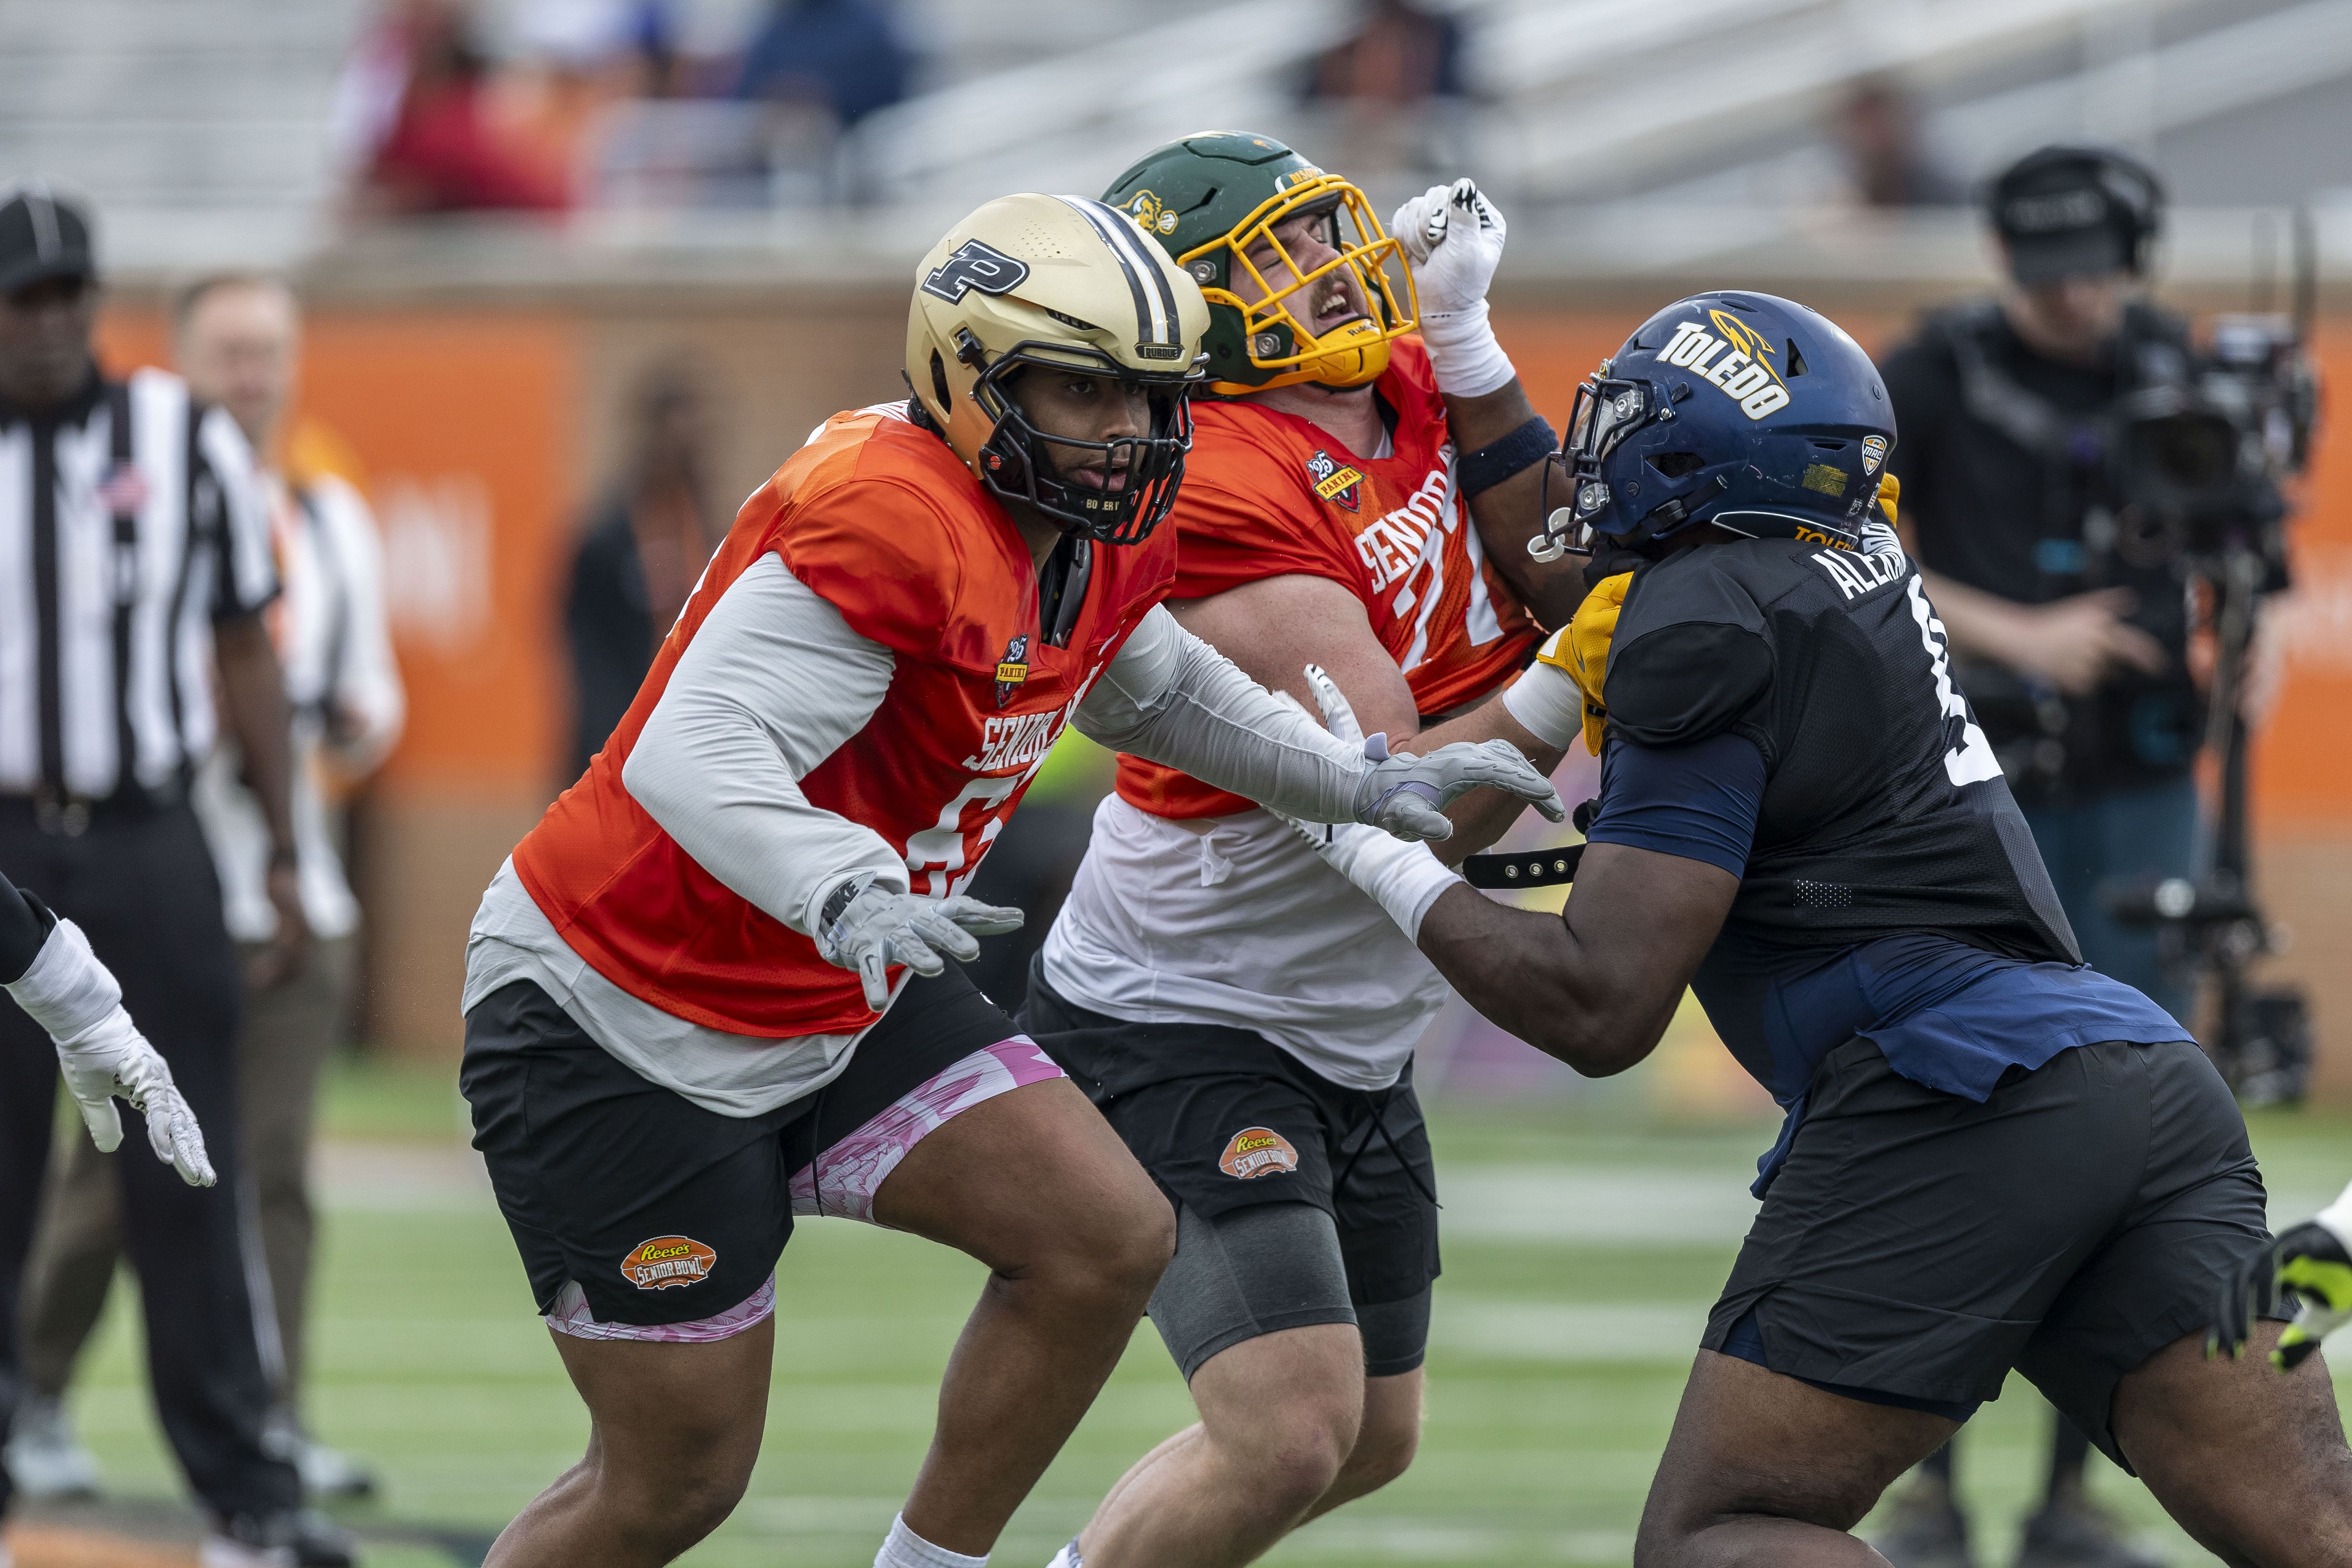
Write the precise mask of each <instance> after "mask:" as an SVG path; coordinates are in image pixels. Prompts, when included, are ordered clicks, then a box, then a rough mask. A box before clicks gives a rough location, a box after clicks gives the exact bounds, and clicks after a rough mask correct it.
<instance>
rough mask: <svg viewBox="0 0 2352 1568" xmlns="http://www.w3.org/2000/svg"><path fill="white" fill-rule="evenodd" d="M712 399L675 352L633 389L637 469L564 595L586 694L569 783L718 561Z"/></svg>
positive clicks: (579, 557) (594, 531)
mask: <svg viewBox="0 0 2352 1568" xmlns="http://www.w3.org/2000/svg"><path fill="white" fill-rule="evenodd" d="M707 408H708V405H707V403H706V401H705V398H704V396H703V392H702V384H701V378H700V377H699V376H698V375H697V374H695V373H694V371H693V370H692V369H691V368H690V367H689V366H688V365H686V364H684V363H677V362H668V363H660V364H656V365H655V366H653V367H652V368H651V369H649V370H647V371H646V373H645V374H643V375H642V376H641V377H640V378H639V380H638V382H637V385H636V387H635V390H634V391H633V393H632V394H631V396H630V400H629V420H630V426H631V435H630V448H631V456H630V460H629V467H628V468H627V470H626V471H625V473H624V474H623V475H622V476H621V479H620V481H619V483H618V484H616V485H615V486H614V489H613V491H612V493H611V494H610V495H609V496H608V497H607V498H606V499H605V500H604V502H603V503H602V504H601V505H600V506H599V507H598V508H597V509H596V510H595V512H594V513H593V516H592V517H591V519H590V521H589V524H588V528H587V531H585V533H583V535H582V537H581V541H580V549H579V552H578V553H577V554H575V555H574V556H573V557H572V585H571V589H570V591H569V593H568V594H567V595H566V596H565V601H564V613H563V620H564V630H565V632H566V634H567V636H568V637H570V640H571V645H572V691H573V696H574V700H576V702H577V704H578V709H577V717H576V721H575V727H574V729H573V731H572V771H571V773H568V774H567V775H565V782H566V783H569V782H570V781H571V780H572V779H576V778H578V777H579V776H580V775H581V774H582V773H585V772H586V771H587V769H588V763H589V760H590V759H591V758H593V756H595V754H596V753H597V752H598V751H600V750H602V749H603V747H604V741H605V738H606V737H607V736H609V735H611V734H612V732H613V727H614V725H615V724H618V723H619V722H620V721H621V715H622V714H624V713H625V712H627V711H628V709H629V704H630V702H631V701H632V700H635V697H636V695H637V688H638V686H640V685H641V684H643V682H644V680H645V679H646V670H647V669H648V668H651V666H652V664H653V657H654V649H655V648H656V647H657V646H659V644H660V640H661V638H662V637H663V636H664V635H666V634H667V632H668V630H669V628H670V625H671V623H672V622H674V621H676V620H677V616H678V612H679V611H680V610H682V609H684V608H685V607H686V600H687V595H689V594H691V593H692V592H693V591H694V584H695V580H696V579H697V578H698V577H699V576H700V575H701V574H702V568H703V566H704V565H705V564H706V563H709V559H710V552H711V549H712V546H713V545H714V544H715V542H716V540H715V538H714V530H713V527H712V518H711V515H710V506H709V495H708V493H707V491H706V489H705V485H704V479H705V475H706V472H707V469H708V456H709V447H710V432H709V419H708V414H707Z"/></svg>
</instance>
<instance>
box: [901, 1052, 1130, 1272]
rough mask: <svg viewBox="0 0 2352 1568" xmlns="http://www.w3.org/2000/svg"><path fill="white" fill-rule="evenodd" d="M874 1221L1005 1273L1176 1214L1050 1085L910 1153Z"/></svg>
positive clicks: (1064, 1089) (1089, 1112) (1065, 1094)
mask: <svg viewBox="0 0 2352 1568" xmlns="http://www.w3.org/2000/svg"><path fill="white" fill-rule="evenodd" d="M874 1217H875V1219H876V1220H877V1221H878V1222H879V1223H881V1224H883V1225H887V1226H890V1227H892V1228H893V1229H897V1230H904V1231H911V1232H912V1233H914V1234H915V1235H917V1236H920V1237H927V1238H928V1239H929V1240H932V1241H937V1242H940V1243H943V1244H944V1245H947V1246H950V1247H956V1248H957V1249H959V1250H961V1251H963V1252H967V1253H970V1254H971V1256H972V1257H974V1258H979V1259H980V1260H981V1261H982V1262H983V1263H985V1264H987V1265H988V1266H989V1267H990V1268H997V1269H1005V1268H1018V1267H1020V1266H1022V1265H1023V1264H1024V1263H1026V1262H1028V1261H1030V1260H1032V1259H1034V1258H1036V1257H1037V1256H1038V1255H1039V1254H1040V1253H1041V1252H1043V1251H1048V1250H1051V1251H1062V1250H1066V1249H1069V1248H1071V1247H1078V1248H1081V1249H1083V1248H1085V1247H1087V1246H1088V1245H1089V1244H1090V1243H1092V1242H1096V1241H1100V1242H1103V1243H1106V1244H1108V1243H1110V1242H1113V1241H1116V1240H1121V1239H1124V1236H1123V1233H1124V1232H1125V1231H1127V1230H1129V1229H1131V1228H1133V1227H1135V1226H1154V1227H1164V1226H1166V1225H1167V1223H1168V1205H1167V1201H1166V1200H1165V1199H1164V1198H1162V1197H1161V1196H1160V1194H1159V1193H1158V1192H1157V1191H1155V1190H1154V1189H1153V1187H1152V1185H1151V1181H1150V1178H1149V1177H1148V1176H1146V1175H1145V1174H1144V1173H1143V1170H1142V1167H1140V1166H1139V1165H1138V1164H1137V1163H1135V1158H1134V1156H1133V1155H1131V1154H1129V1152H1127V1148H1126V1145H1124V1144H1122V1143H1121V1142H1119V1141H1118V1134H1116V1133H1114V1132H1113V1131H1111V1130H1110V1128H1109V1127H1108V1125H1107V1124H1106V1123H1105V1122H1104V1121H1103V1119H1102V1117H1101V1116H1100V1115H1099V1114H1097V1112H1096V1110H1095V1108H1094V1107H1093V1106H1092V1105H1089V1104H1088V1103H1087V1097H1086V1096H1085V1095H1083V1094H1081V1093H1079V1092H1078V1090H1077V1089H1076V1086H1075V1085H1073V1084H1072V1083H1071V1082H1070V1080H1069V1079H1066V1078H1053V1079H1045V1080H1043V1081H1040V1082H1036V1083H1031V1084H1027V1085H1025V1086H1024V1087H1022V1088H1020V1089H1013V1090H1011V1091H1009V1092H1007V1093H1004V1094H1000V1095H997V1096H996V1097H995V1098H993V1099H992V1100H985V1101H983V1102H982V1103H981V1104H979V1105H976V1106H973V1107H972V1108H971V1109H970V1110H966V1111H964V1112H962V1113H961V1115H958V1116H957V1117H956V1118H955V1119H954V1120H953V1121H949V1122H948V1123H947V1124H946V1125H944V1126H942V1127H940V1128H939V1129H938V1130H937V1131H933V1132H931V1133H930V1134H929V1136H927V1137H925V1138H924V1139H923V1140H922V1142H919V1143H917V1144H916V1145H915V1146H914V1147H913V1148H912V1149H910V1150H908V1152H907V1153H906V1155H905V1157H904V1158H902V1159H901V1160H900V1161H899V1162H898V1165H897V1167H896V1168H895V1169H894V1170H892V1171H891V1173H890V1174H889V1175H888V1176H887V1177H886V1178H885V1179H884V1180H883V1182H882V1184H881V1186H880V1188H879V1189H878V1190H877V1192H876V1194H875V1198H874Z"/></svg>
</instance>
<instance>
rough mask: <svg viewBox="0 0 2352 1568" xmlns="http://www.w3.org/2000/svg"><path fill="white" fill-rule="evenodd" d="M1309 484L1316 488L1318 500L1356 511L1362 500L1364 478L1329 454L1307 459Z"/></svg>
mask: <svg viewBox="0 0 2352 1568" xmlns="http://www.w3.org/2000/svg"><path fill="white" fill-rule="evenodd" d="M1363 482H1364V476H1363V475H1361V474H1360V473H1358V472H1357V471H1356V470H1355V469H1353V468H1349V467H1347V466H1346V465H1344V464H1341V463H1338V462H1335V461H1333V460H1332V457H1331V454H1330V453H1328V452H1320V451H1318V452H1317V453H1316V454H1315V455H1314V456H1313V457H1311V458H1307V483H1308V484H1310V485H1313V486H1314V487H1315V494H1316V497H1317V499H1318V500H1328V501H1330V502H1332V503H1334V504H1335V505H1338V506H1343V507H1346V508H1347V509H1348V510H1349V511H1353V510H1356V507H1357V505H1358V503H1359V502H1360V500H1362V489H1361V487H1362V485H1363Z"/></svg>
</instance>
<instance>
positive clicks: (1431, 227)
mask: <svg viewBox="0 0 2352 1568" xmlns="http://www.w3.org/2000/svg"><path fill="white" fill-rule="evenodd" d="M1508 232H1509V225H1507V224H1506V223H1505V222H1504V221H1503V215H1502V213H1501V212H1500V211H1499V210H1497V209H1496V205H1495V204H1494V203H1493V202H1492V201H1489V200H1488V199H1487V198H1486V193H1484V192H1483V191H1481V190H1479V189H1478V182H1477V181H1475V180H1473V179H1470V178H1469V177H1467V176H1466V175H1465V177H1464V178H1462V179H1459V180H1456V181H1454V183H1453V184H1450V185H1432V186H1430V187H1429V189H1428V190H1426V191H1423V193H1422V194H1421V195H1417V196H1414V197H1413V198H1412V200H1410V201H1408V202H1406V203H1405V204H1404V205H1402V206H1401V207H1399V208H1397V210H1396V215H1395V216H1393V217H1391V218H1390V219H1389V233H1390V234H1391V235H1393V236H1394V237H1396V241H1397V244H1398V245H1400V246H1402V247H1403V249H1404V254H1405V258H1406V260H1407V261H1408V262H1409V263H1410V264H1411V265H1412V286H1413V289H1414V291H1415V292H1416V293H1418V294H1419V295H1420V296H1421V309H1422V314H1423V315H1424V316H1433V315H1434V316H1444V315H1450V314H1452V313H1453V312H1454V311H1456V310H1468V309H1469V308H1470V307H1471V306H1473V305H1475V304H1477V303H1479V302H1480V301H1481V300H1485V299H1486V288H1487V285H1488V284H1490V283H1492V282H1493V281H1494V278H1495V268H1496V265H1497V264H1498V263H1499V262H1501V260H1502V259H1503V239H1504V237H1505V236H1506V235H1507V233H1508Z"/></svg>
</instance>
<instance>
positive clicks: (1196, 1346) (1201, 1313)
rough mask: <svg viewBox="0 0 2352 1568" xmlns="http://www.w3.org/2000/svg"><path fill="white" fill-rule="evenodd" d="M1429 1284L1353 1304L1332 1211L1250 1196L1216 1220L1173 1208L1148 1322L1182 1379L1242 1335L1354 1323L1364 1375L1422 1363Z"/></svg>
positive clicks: (1249, 1337)
mask: <svg viewBox="0 0 2352 1568" xmlns="http://www.w3.org/2000/svg"><path fill="white" fill-rule="evenodd" d="M1429 1296H1430V1287H1428V1286H1426V1285H1424V1286H1423V1287H1422V1288H1421V1290H1420V1292H1419V1293H1418V1294H1416V1295H1412V1296H1408V1297H1406V1298H1405V1299H1404V1300H1402V1301H1383V1302H1381V1303H1379V1304H1377V1305H1372V1306H1361V1307H1360V1306H1355V1305H1352V1304H1350V1302H1349V1300H1348V1270H1347V1266H1346V1264H1345V1263H1344V1262H1343V1261H1342V1260H1341V1258H1340V1255H1339V1230H1338V1228H1337V1227H1336V1226H1334V1225H1333V1224H1332V1223H1331V1216H1330V1215H1328V1214H1326V1213H1324V1212H1323V1211H1322V1210H1321V1209H1320V1208H1318V1207H1317V1206H1316V1205H1313V1204H1310V1203H1276V1204H1253V1205H1249V1206H1248V1207H1245V1208H1238V1209H1234V1210H1231V1211H1229V1212H1227V1213H1225V1214H1223V1215H1218V1216H1217V1217H1216V1218H1214V1219H1203V1218H1202V1217H1201V1216H1200V1215H1197V1214H1195V1213H1194V1212H1193V1211H1192V1209H1191V1208H1190V1207H1187V1206H1183V1205H1179V1206H1178V1208H1177V1211H1176V1257H1175V1258H1174V1259H1173V1260H1172V1261H1171V1262H1170V1264H1169V1265H1168V1272H1167V1273H1165V1274H1163V1275H1161V1276H1160V1288H1159V1289H1156V1290H1154V1291H1153V1292H1152V1293H1151V1306H1150V1312H1151V1322H1152V1326H1153V1327H1155V1328H1157V1329H1158V1330H1159V1331H1160V1339H1161V1340H1163V1341H1165V1342H1167V1345H1168V1353H1169V1354H1170V1355H1171V1356H1173V1357H1175V1358H1176V1364H1177V1365H1178V1366H1179V1367H1181V1368H1182V1369H1183V1373H1184V1381H1185V1382H1187V1383H1190V1382H1191V1381H1192V1374H1193V1373H1196V1372H1198V1371H1200V1370H1201V1368H1202V1366H1203V1365H1204V1364H1206V1363H1207V1362H1208V1361H1209V1359H1210V1358H1211V1357H1212V1356H1214V1355H1216V1354H1217V1353H1218V1352H1221V1351H1227V1350H1231V1349H1232V1348H1233V1347H1234V1346H1235V1345H1237V1344H1240V1343H1242V1342H1244V1341H1245V1340H1254V1339H1256V1338H1258V1337H1259V1336H1261V1335H1264V1334H1271V1333H1278V1332H1280V1331H1282V1330H1284V1329H1302V1328H1306V1327H1307V1326H1309V1325H1311V1324H1315V1323H1353V1324H1355V1325H1356V1326H1357V1328H1358V1329H1359V1330H1360V1331H1361V1332H1362V1334H1363V1336H1364V1375H1365V1376H1367V1377H1394V1376H1397V1375H1398V1374H1400V1373H1408V1372H1411V1371H1412V1369H1413V1368H1415V1367H1417V1366H1419V1365H1420V1364H1421V1362H1422V1357H1423V1353H1424V1352H1425V1351H1426V1350H1427V1347H1428V1343H1429Z"/></svg>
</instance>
